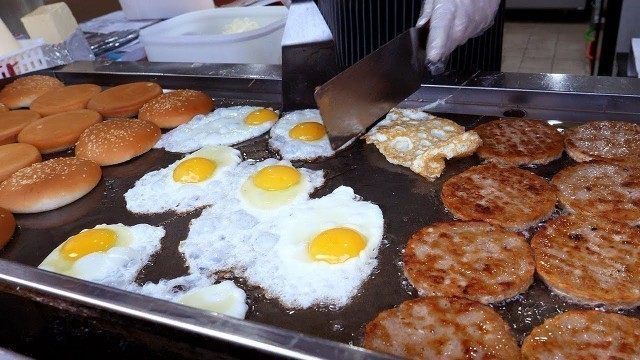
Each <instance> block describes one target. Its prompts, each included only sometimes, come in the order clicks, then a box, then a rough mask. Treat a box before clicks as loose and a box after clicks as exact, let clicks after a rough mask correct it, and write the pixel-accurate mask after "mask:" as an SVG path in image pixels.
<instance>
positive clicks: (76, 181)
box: [0, 75, 213, 246]
mask: <svg viewBox="0 0 640 360" xmlns="http://www.w3.org/2000/svg"><path fill="white" fill-rule="evenodd" d="M162 92H163V90H162V88H161V87H160V86H159V85H157V84H155V83H151V82H137V83H131V84H125V85H120V86H115V87H113V88H110V89H108V90H106V91H104V92H103V91H102V88H101V87H100V86H98V85H94V84H78V85H70V86H64V84H63V83H62V82H60V81H59V80H57V79H56V78H54V77H50V76H41V75H34V76H26V77H21V78H19V79H17V80H15V81H13V82H12V83H10V84H8V85H6V86H5V87H4V88H3V89H1V90H0V206H2V207H4V208H6V209H7V210H8V211H11V212H14V213H34V212H42V211H48V210H52V209H56V208H59V207H61V206H64V205H67V204H69V203H71V202H73V201H75V200H77V199H79V198H80V197H82V196H84V195H85V194H87V193H88V192H89V191H91V189H93V188H94V187H95V186H96V185H97V184H98V182H99V180H100V178H101V173H102V172H101V170H100V166H109V165H115V164H119V163H123V162H126V161H128V160H130V159H132V158H134V157H137V156H139V155H142V154H144V153H145V152H147V151H149V150H150V149H151V148H152V147H153V145H155V143H156V142H157V141H158V139H159V138H160V136H161V131H160V127H159V126H158V125H160V126H162V127H174V126H177V125H179V124H182V123H185V122H187V121H189V120H191V118H192V117H193V116H195V115H197V114H206V113H208V112H209V111H211V109H212V108H213V100H212V99H211V98H210V97H209V96H207V95H205V94H204V93H201V92H197V91H192V90H182V91H177V92H175V94H173V95H170V94H168V95H166V96H161V95H162ZM158 97H160V98H159V99H157V100H155V101H154V102H153V103H152V104H149V105H148V106H146V107H145V111H144V114H145V115H144V116H145V117H148V118H149V119H148V120H146V119H135V118H115V119H110V120H107V121H104V122H103V117H107V118H113V117H126V116H135V115H136V114H137V113H138V111H139V110H140V108H142V107H143V106H144V105H145V104H146V103H148V102H149V101H151V100H154V99H156V98H158ZM19 108H29V110H27V109H19ZM14 109H19V110H14ZM165 112H168V113H165ZM74 146H75V155H76V157H72V158H67V157H66V156H68V155H66V154H65V155H62V156H63V157H62V158H60V157H56V156H55V155H53V158H51V156H48V158H51V159H50V160H47V161H44V162H41V161H42V156H41V154H51V153H56V152H60V151H63V150H66V149H69V148H71V147H74ZM8 213H9V214H11V213H10V212H8ZM1 215H2V214H1V213H0V216H1ZM0 220H2V218H0ZM0 225H1V226H0V227H1V229H2V230H3V229H4V225H5V223H4V222H3V223H1V224H0ZM12 229H13V228H12ZM11 233H13V230H12V231H11ZM3 234H4V233H3V232H1V231H0V246H1V245H2V244H3V239H4V237H3ZM10 236H11V235H8V237H10Z"/></svg>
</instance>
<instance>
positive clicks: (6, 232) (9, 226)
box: [0, 208, 16, 249]
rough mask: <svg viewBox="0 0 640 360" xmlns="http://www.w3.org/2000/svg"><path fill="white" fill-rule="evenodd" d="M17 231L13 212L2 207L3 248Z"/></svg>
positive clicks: (0, 243)
mask: <svg viewBox="0 0 640 360" xmlns="http://www.w3.org/2000/svg"><path fill="white" fill-rule="evenodd" d="M15 231H16V219H15V218H14V217H13V214H12V213H11V212H10V211H9V210H7V209H3V208H0V249H2V248H3V247H4V246H5V245H7V243H8V242H9V240H11V237H12V236H13V233H14V232H15Z"/></svg>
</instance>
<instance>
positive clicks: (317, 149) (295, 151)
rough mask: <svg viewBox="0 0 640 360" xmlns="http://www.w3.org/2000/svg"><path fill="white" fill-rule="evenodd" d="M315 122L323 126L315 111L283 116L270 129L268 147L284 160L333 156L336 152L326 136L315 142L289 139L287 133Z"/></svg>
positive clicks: (310, 110) (291, 113) (308, 110)
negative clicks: (302, 125)
mask: <svg viewBox="0 0 640 360" xmlns="http://www.w3.org/2000/svg"><path fill="white" fill-rule="evenodd" d="M312 121H313V122H317V123H320V124H323V125H324V122H323V121H322V118H321V117H320V111H319V110H317V109H307V110H296V111H292V112H290V113H287V114H286V115H284V116H283V117H282V118H280V120H278V122H276V124H275V125H274V126H273V127H272V128H271V131H270V133H269V147H271V148H272V149H274V150H276V151H278V153H280V155H281V156H282V158H283V159H286V160H314V159H317V158H321V157H330V156H333V155H334V154H335V153H336V152H335V151H334V150H333V149H332V148H331V144H330V143H329V138H328V137H327V135H325V136H323V137H322V138H321V139H319V140H316V141H310V142H307V141H302V140H298V139H292V138H290V137H289V131H290V130H291V129H292V128H293V127H294V126H296V125H298V124H300V123H303V122H312Z"/></svg>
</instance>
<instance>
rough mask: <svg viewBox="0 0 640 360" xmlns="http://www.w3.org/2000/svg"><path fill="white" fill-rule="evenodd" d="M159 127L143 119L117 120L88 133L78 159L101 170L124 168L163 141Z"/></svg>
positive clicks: (78, 147)
mask: <svg viewBox="0 0 640 360" xmlns="http://www.w3.org/2000/svg"><path fill="white" fill-rule="evenodd" d="M161 135H162V133H161V132H160V128H159V127H158V125H156V124H154V123H152V122H151V121H147V120H140V119H113V120H108V121H104V122H100V123H97V124H95V125H93V126H91V127H90V128H88V129H87V130H85V131H84V132H83V133H82V135H80V139H78V142H77V143H76V156H77V157H79V158H83V159H89V160H91V161H94V162H96V163H97V164H99V165H100V166H108V165H115V164H120V163H123V162H125V161H128V160H130V159H133V158H134V157H136V156H139V155H142V154H144V153H146V152H147V151H149V150H150V149H151V148H152V147H153V145H155V143H156V142H157V141H158V140H159V139H160V136H161Z"/></svg>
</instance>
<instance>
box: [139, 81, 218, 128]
mask: <svg viewBox="0 0 640 360" xmlns="http://www.w3.org/2000/svg"><path fill="white" fill-rule="evenodd" d="M212 109H213V100H212V99H211V97H210V96H209V95H207V94H205V93H203V92H201V91H195V90H176V91H172V92H169V93H166V94H163V95H160V96H159V97H157V98H155V99H152V100H151V101H149V102H147V103H146V104H144V105H143V106H142V108H141V109H140V113H139V114H138V118H139V119H143V120H149V121H151V122H153V123H155V124H156V125H158V126H159V127H161V128H162V129H170V128H174V127H176V126H178V125H181V124H184V123H186V122H188V121H189V120H191V119H193V117H194V116H196V115H204V114H208V113H210V112H211V110H212Z"/></svg>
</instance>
